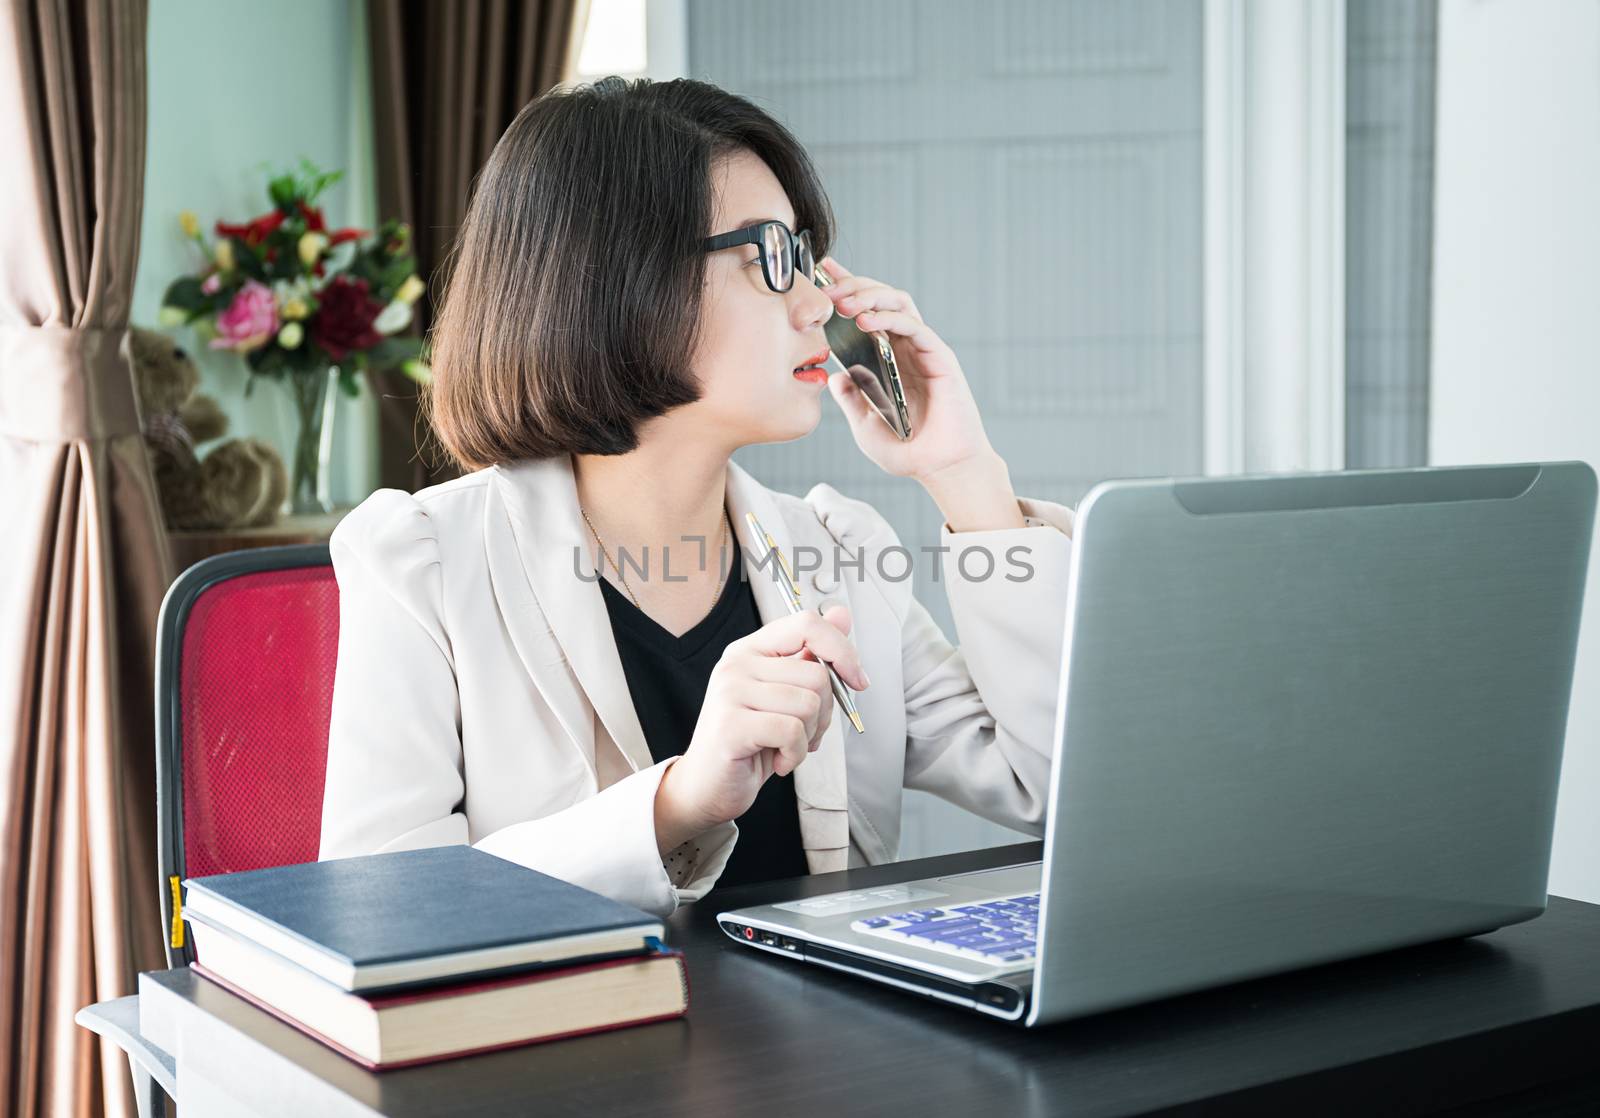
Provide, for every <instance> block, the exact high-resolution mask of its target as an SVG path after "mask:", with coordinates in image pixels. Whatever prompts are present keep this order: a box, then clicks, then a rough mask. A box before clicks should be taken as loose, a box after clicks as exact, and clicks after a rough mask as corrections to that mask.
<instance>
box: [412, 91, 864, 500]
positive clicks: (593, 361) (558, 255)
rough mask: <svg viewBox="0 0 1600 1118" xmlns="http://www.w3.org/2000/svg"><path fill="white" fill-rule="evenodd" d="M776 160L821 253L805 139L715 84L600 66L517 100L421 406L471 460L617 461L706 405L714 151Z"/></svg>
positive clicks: (478, 203)
mask: <svg viewBox="0 0 1600 1118" xmlns="http://www.w3.org/2000/svg"><path fill="white" fill-rule="evenodd" d="M741 149H742V150H746V151H749V152H751V153H753V154H755V155H756V156H758V157H759V158H761V159H762V160H763V161H764V162H765V163H766V164H767V166H768V167H770V168H771V169H772V173H773V175H774V176H775V177H776V178H777V180H778V182H779V183H780V184H782V186H783V188H784V190H785V192H786V193H787V194H788V197H789V202H790V204H791V205H792V206H793V207H794V214H795V229H796V230H797V231H798V230H800V229H810V230H811V239H812V245H813V247H814V249H815V251H816V255H817V257H818V258H819V259H820V258H821V257H822V256H823V255H824V254H825V253H826V252H827V251H828V246H829V245H830V244H831V243H832V238H833V212H832V208H831V207H830V205H829V203H828V198H827V195H826V193H825V192H824V190H823V187H822V181H821V178H820V176H819V175H818V174H817V172H816V169H815V167H814V166H813V165H812V163H811V160H810V157H809V156H808V155H807V154H806V151H805V149H804V148H803V147H801V145H800V142H799V141H798V140H796V139H795V137H794V136H793V135H792V134H791V133H790V132H789V130H788V129H787V128H785V127H784V126H783V125H782V124H781V123H779V122H778V121H777V120H775V119H774V118H773V117H772V116H770V115H769V114H768V113H767V112H765V111H764V110H762V109H761V108H759V107H757V106H756V105H754V104H752V103H751V102H750V101H748V100H746V99H745V98H743V97H740V96H737V95H735V94H732V93H729V92H727V91H726V90H723V89H719V88H718V87H716V86H714V85H711V84H709V83H706V82H701V81H692V80H689V79H678V80H675V81H669V82H653V81H650V80H649V79H645V78H639V79H635V80H631V81H629V80H624V79H622V78H619V77H606V78H602V79H600V80H598V81H596V82H593V83H591V84H587V85H577V86H572V87H561V86H558V87H556V88H555V89H553V90H551V91H550V92H548V93H545V94H543V95H542V96H540V97H538V98H536V99H534V100H533V101H531V102H529V103H528V104H527V105H526V106H524V107H523V109H522V111H521V112H520V113H518V114H517V118H516V119H515V120H514V121H512V123H511V126H510V127H509V128H507V129H506V132H505V134H504V135H503V136H501V137H500V141H499V142H498V143H497V144H496V145H495V148H494V151H493V153H492V154H491V155H490V156H489V160H488V162H487V163H486V164H485V165H484V167H483V170H482V171H481V172H480V173H479V175H478V177H477V181H476V184H475V186H474V189H473V194H472V200H471V202H470V203H469V204H468V207H467V214H466V219H465V221H464V222H463V223H462V225H461V229H460V231H459V234H458V235H457V238H456V241H455V243H454V246H453V250H452V251H453V257H454V258H453V261H452V262H451V264H450V267H449V278H448V280H447V282H446V284H445V294H444V297H443V302H442V304H441V306H440V310H439V314H438V316H437V318H436V319H435V321H434V324H433V327H432V330H431V331H430V347H431V354H432V357H431V364H432V369H433V381H432V384H431V385H430V386H429V387H428V389H427V390H426V391H424V393H423V403H422V406H423V411H424V414H425V415H427V416H428V418H429V419H430V420H431V422H432V424H433V428H434V431H435V433H436V434H437V436H438V438H439V440H440V442H441V443H442V444H443V446H444V448H445V450H446V451H448V452H449V454H450V455H451V456H452V457H453V458H454V459H455V460H456V462H457V463H458V464H459V465H460V466H461V467H462V468H463V469H467V470H475V469H481V468H483V467H485V466H489V465H493V464H495V463H497V462H506V461H515V460H518V459H524V458H549V457H553V456H556V455H559V454H564V453H581V454H623V453H626V452H627V451H630V450H632V449H634V448H635V447H636V446H637V445H638V442H639V439H638V432H637V428H638V425H639V423H640V422H641V421H643V420H646V419H650V418H653V417H655V416H658V415H662V414H664V413H665V412H667V411H668V410H669V409H671V408H674V407H678V406H680V405H682V404H687V403H690V402H692V401H694V400H697V399H699V398H700V387H699V385H698V384H697V383H696V382H695V379H694V377H693V375H692V373H691V372H690V369H689V359H690V356H691V355H692V354H693V353H694V348H695V343H696V341H697V339H698V336H699V320H700V306H701V291H702V287H703V284H704V282H705V268H706V254H705V253H704V252H703V251H702V249H701V242H702V241H703V239H704V238H705V237H706V235H707V234H708V233H711V232H714V230H711V229H709V228H708V226H709V224H710V222H711V219H712V210H713V206H714V198H713V193H712V184H711V169H712V166H713V163H714V162H715V160H717V159H718V158H720V157H722V156H725V155H730V154H733V153H735V152H737V151H739V150H741Z"/></svg>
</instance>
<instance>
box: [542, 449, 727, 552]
mask: <svg viewBox="0 0 1600 1118" xmlns="http://www.w3.org/2000/svg"><path fill="white" fill-rule="evenodd" d="M572 470H573V476H574V479H575V481H576V483H577V489H578V504H579V505H580V506H582V509H583V511H584V513H586V514H587V516H588V518H589V520H590V521H591V522H592V524H593V529H594V531H596V532H598V533H599V535H600V539H601V542H602V543H604V545H605V548H606V551H607V552H609V553H611V554H612V555H613V556H615V554H616V549H619V548H621V549H626V550H627V552H628V554H629V555H630V556H631V557H632V558H633V560H634V561H635V562H638V561H640V560H641V559H642V558H643V557H644V556H645V554H646V551H645V549H646V548H648V555H649V558H650V571H651V574H650V577H651V579H652V580H655V579H657V578H659V577H660V576H659V575H658V574H657V571H658V570H659V567H658V563H659V562H660V561H661V559H662V557H663V556H664V555H665V554H666V553H668V552H670V554H671V559H672V573H673V576H674V577H675V578H676V577H677V576H678V575H680V574H687V575H690V577H691V578H693V577H694V575H695V574H696V573H697V571H696V567H697V566H698V565H699V559H700V556H702V555H703V556H705V566H706V568H707V569H708V570H715V569H716V548H717V546H718V544H719V543H720V542H721V540H722V537H723V532H724V528H723V524H722V514H723V501H724V495H725V492H726V487H727V481H728V456H727V455H726V454H724V453H720V452H717V451H710V452H704V451H702V452H696V451H692V450H685V449H683V448H682V447H679V446H668V445H665V443H664V441H656V442H651V443H641V444H640V445H639V447H638V448H636V449H635V450H632V451H630V452H629V453H627V454H613V455H592V454H574V455H573V456H572ZM584 528H585V530H586V531H587V530H588V528H589V525H584ZM727 530H728V531H731V529H727ZM686 537H687V538H686ZM590 538H591V539H592V538H593V537H590ZM698 541H703V544H702V542H698ZM702 548H703V549H702ZM629 574H630V577H632V569H631V568H630V570H629Z"/></svg>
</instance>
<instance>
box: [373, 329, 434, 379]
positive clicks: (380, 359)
mask: <svg viewBox="0 0 1600 1118" xmlns="http://www.w3.org/2000/svg"><path fill="white" fill-rule="evenodd" d="M421 352H422V341H421V339H419V338H414V337H410V336H409V335H405V334H397V335H394V336H393V337H388V338H385V339H383V341H381V342H379V343H378V344H377V345H375V346H373V347H372V348H371V349H369V350H368V351H367V361H368V363H369V364H370V365H371V367H372V368H374V369H378V370H383V369H392V368H394V367H396V366H398V365H400V364H402V363H404V362H406V361H414V360H416V358H417V357H418V356H419V355H420V354H421Z"/></svg>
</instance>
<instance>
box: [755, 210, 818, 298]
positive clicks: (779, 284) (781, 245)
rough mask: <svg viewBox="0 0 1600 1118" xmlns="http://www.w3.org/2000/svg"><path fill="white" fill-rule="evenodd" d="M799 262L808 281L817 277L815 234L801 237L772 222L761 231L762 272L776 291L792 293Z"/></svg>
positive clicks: (806, 234) (802, 234)
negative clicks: (814, 250) (813, 245)
mask: <svg viewBox="0 0 1600 1118" xmlns="http://www.w3.org/2000/svg"><path fill="white" fill-rule="evenodd" d="M797 262H798V264H799V267H800V274H801V275H803V276H805V277H806V279H808V280H812V279H815V277H816V260H815V259H814V258H813V256H812V253H811V234H810V233H809V232H805V233H801V234H800V235H799V236H798V237H795V236H794V235H792V234H791V233H790V232H789V230H788V229H786V228H785V227H784V226H783V225H781V224H780V223H778V222H775V221H774V222H769V223H768V224H766V225H764V226H762V228H761V270H762V271H763V272H764V273H766V278H767V286H769V287H771V288H772V289H773V290H774V291H788V290H789V288H790V287H792V286H794V270H795V265H796V263H797Z"/></svg>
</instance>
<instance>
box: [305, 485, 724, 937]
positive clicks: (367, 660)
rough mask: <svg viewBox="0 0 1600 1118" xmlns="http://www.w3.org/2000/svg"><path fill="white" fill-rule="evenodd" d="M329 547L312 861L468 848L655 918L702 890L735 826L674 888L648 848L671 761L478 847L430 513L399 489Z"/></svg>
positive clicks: (703, 841)
mask: <svg viewBox="0 0 1600 1118" xmlns="http://www.w3.org/2000/svg"><path fill="white" fill-rule="evenodd" d="M329 550H330V552H331V555H332V558H333V567H334V574H335V577H336V579H337V580H338V584H339V650H338V664H337V668H336V672H335V678H334V688H333V705H332V712H331V718H330V721H329V727H328V764H327V779H326V784H325V786H324V790H323V802H322V834H321V849H320V857H321V858H322V859H324V860H326V859H330V858H344V857H350V856H353V855H358V854H375V853H379V852H383V851H390V850H408V849H412V848H416V847H427V846H445V845H450V844H454V843H469V842H470V843H472V844H473V845H475V846H477V847H478V848H479V849H482V850H484V851H486V852H488V853H490V854H494V855H496V856H498V857H502V858H505V859H507V860H508V861H514V862H518V863H520V864H522V865H526V866H528V867H529V868H531V869H535V870H538V871H540V872H542V873H547V874H549V875H550V876H552V877H559V878H561V879H563V880H565V881H570V882H572V883H573V884H576V885H580V886H583V887H584V888H586V889H592V890H594V891H595V892H597V893H603V894H605V895H606V896H609V897H613V898H615V899H617V900H620V901H624V902H626V903H628V904H632V905H634V906H636V907H638V908H642V909H644V910H646V911H648V912H651V913H654V914H657V915H661V916H665V915H668V914H670V913H671V912H672V911H673V909H674V908H676V906H677V904H678V902H679V901H680V900H681V899H685V898H692V897H693V896H695V895H697V891H698V892H704V891H705V889H706V888H707V887H709V883H708V881H707V880H706V879H707V878H714V873H715V871H717V870H720V868H721V863H722V862H725V861H726V858H727V852H728V851H731V849H732V838H733V835H735V834H736V833H737V832H736V831H735V830H734V828H733V825H732V824H726V825H724V827H723V828H719V829H714V830H713V831H710V832H707V833H706V834H705V835H703V836H700V838H699V839H697V840H693V842H692V844H685V846H686V848H687V849H682V850H680V851H679V852H677V853H678V854H679V855H680V860H679V861H678V862H677V864H676V865H674V867H673V868H674V870H675V871H677V874H678V876H679V878H680V880H682V879H683V877H684V876H689V877H690V878H691V880H689V881H686V882H684V885H685V888H683V889H679V888H676V887H675V886H674V883H673V881H672V880H671V878H669V876H668V872H667V869H666V867H665V866H663V864H662V858H661V854H660V851H659V850H658V849H657V847H656V836H655V814H654V804H655V790H656V786H657V785H658V784H659V783H660V781H661V776H662V774H663V773H664V772H665V771H666V767H667V766H668V765H670V764H671V763H672V761H673V760H676V758H673V759H672V760H669V761H665V762H662V763H661V764H658V765H654V766H652V767H650V768H648V769H643V770H641V771H639V772H637V773H633V774H630V775H629V776H627V777H624V778H623V779H621V780H618V781H617V782H616V783H614V784H612V785H610V786H609V787H607V788H605V789H603V790H602V791H600V792H599V793H597V794H595V795H593V796H590V797H588V798H586V799H584V800H582V801H580V802H579V803H576V804H573V805H572V806H571V807H568V808H565V809H563V810H561V811H558V812H554V813H552V814H551V815H548V816H545V817H544V818H541V819H534V820H527V821H525V822H521V823H516V824H512V825H510V826H506V827H502V828H500V829H499V830H497V831H494V832H492V833H489V834H486V835H481V836H477V838H476V840H474V836H473V835H472V833H471V830H470V828H469V825H468V820H467V816H466V814H465V812H464V811H463V804H464V800H465V794H466V783H465V775H464V769H463V760H462V748H461V708H460V697H459V692H458V690H457V687H456V667H455V657H454V654H453V650H452V648H451V642H450V632H449V629H448V627H447V625H446V623H445V615H444V596H443V578H442V571H441V566H440V553H439V537H438V532H437V529H436V527H435V525H434V523H433V521H432V520H431V519H430V517H429V515H428V511H427V508H426V506H425V505H424V504H423V503H422V502H421V501H419V500H418V499H417V498H416V497H414V496H412V495H411V494H409V493H406V492H404V491H402V490H398V489H382V490H379V491H378V492H376V493H374V494H372V496H370V497H368V498H367V499H366V500H365V501H363V502H362V503H361V505H360V506H358V507H357V508H355V509H352V510H351V511H350V512H349V513H348V514H347V515H346V516H345V517H344V519H343V520H342V521H340V523H339V525H338V527H337V528H335V530H334V533H333V536H332V537H331V539H330V540H329ZM684 863H693V864H694V865H693V868H689V867H687V866H685V865H684ZM685 869H688V871H689V872H688V874H687V875H686V874H685V873H684V870H685ZM697 870H703V871H710V872H695V871H697Z"/></svg>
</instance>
